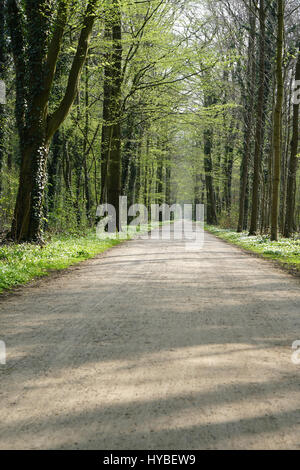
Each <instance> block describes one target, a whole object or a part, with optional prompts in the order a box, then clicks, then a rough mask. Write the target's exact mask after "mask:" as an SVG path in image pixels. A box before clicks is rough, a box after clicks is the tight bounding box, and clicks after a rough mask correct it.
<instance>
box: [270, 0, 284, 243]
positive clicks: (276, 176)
mask: <svg viewBox="0 0 300 470" xmlns="http://www.w3.org/2000/svg"><path fill="white" fill-rule="evenodd" d="M277 1H278V6H277V8H278V10H277V21H278V25H277V57H276V79H277V97H276V105H275V114H274V129H273V146H274V171H273V192H272V214H271V240H273V241H277V240H278V214H279V187H280V166H281V153H282V145H281V133H282V102H283V71H282V61H283V36H284V4H283V3H284V0H277Z"/></svg>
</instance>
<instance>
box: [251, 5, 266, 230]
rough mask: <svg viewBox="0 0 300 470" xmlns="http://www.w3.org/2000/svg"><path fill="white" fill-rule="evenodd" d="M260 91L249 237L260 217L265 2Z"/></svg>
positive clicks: (263, 25)
mask: <svg viewBox="0 0 300 470" xmlns="http://www.w3.org/2000/svg"><path fill="white" fill-rule="evenodd" d="M259 24H260V40H259V91H258V97H257V111H256V114H257V117H256V134H255V150H254V174H253V187H252V210H251V223H250V231H249V235H256V232H257V224H258V215H259V189H260V171H261V146H262V128H263V109H264V94H265V36H266V34H265V32H266V12H265V1H264V0H260V6H259Z"/></svg>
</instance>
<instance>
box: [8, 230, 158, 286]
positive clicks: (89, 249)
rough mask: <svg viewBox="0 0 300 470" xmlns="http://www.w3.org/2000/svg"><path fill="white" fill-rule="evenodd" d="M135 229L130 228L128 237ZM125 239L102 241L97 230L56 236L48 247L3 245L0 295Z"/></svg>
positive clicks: (82, 259) (141, 231)
mask: <svg viewBox="0 0 300 470" xmlns="http://www.w3.org/2000/svg"><path fill="white" fill-rule="evenodd" d="M160 225H161V223H156V224H154V225H152V226H151V225H150V224H144V225H141V226H140V230H139V233H140V234H143V233H147V232H148V231H149V230H151V229H153V228H157V227H159V226H160ZM134 232H135V229H134V228H133V227H128V234H127V237H128V239H130V238H132V237H133V236H134ZM122 241H123V240H118V239H115V240H112V239H105V240H100V239H99V238H97V236H96V231H95V230H90V231H88V232H87V233H86V234H81V235H74V234H73V235H71V234H68V235H55V236H53V237H52V238H51V240H50V241H48V243H46V245H45V246H43V247H41V246H38V245H35V244H29V243H23V244H8V245H0V294H1V293H2V292H3V291H5V290H7V289H10V288H12V287H16V286H19V285H23V284H26V283H28V282H30V281H32V280H33V279H36V278H39V277H42V276H47V275H49V274H50V272H51V271H58V270H60V269H65V268H68V267H69V266H71V265H74V264H77V263H80V262H81V261H84V260H87V259H90V258H94V257H95V256H96V255H98V254H100V253H103V252H104V251H106V250H107V249H109V248H112V247H113V246H116V245H118V244H120V243H122Z"/></svg>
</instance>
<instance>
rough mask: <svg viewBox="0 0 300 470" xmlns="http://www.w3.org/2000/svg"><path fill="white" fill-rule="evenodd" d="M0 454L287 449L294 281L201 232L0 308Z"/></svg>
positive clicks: (292, 412)
mask: <svg viewBox="0 0 300 470" xmlns="http://www.w3.org/2000/svg"><path fill="white" fill-rule="evenodd" d="M0 322H1V328H0V340H4V341H5V342H6V347H7V364H6V366H3V365H2V366H1V365H0V448H1V449H4V448H5V449H15V448H19V449H20V448H21V449H24V448H25V449H45V448H46V449H76V448H79V449H149V450H150V449H174V450H176V449H192V450H195V449H285V448H288V449H299V448H300V393H299V392H300V390H299V389H300V365H298V366H297V365H295V364H293V363H292V361H291V355H292V350H291V347H292V343H293V342H294V341H295V340H300V281H299V280H297V279H294V278H292V277H291V276H289V275H288V274H285V273H283V272H281V271H279V270H277V269H276V268H274V267H273V266H272V265H271V264H269V263H268V262H266V261H263V260H259V259H257V258H255V257H252V256H249V255H247V254H244V253H242V252H241V251H240V250H239V249H237V248H234V247H231V246H230V245H227V244H225V243H224V242H222V241H220V240H218V239H216V238H214V237H213V236H211V235H208V234H206V240H205V245H204V248H203V250H201V251H200V252H199V253H189V252H187V251H186V250H185V248H184V245H183V243H181V242H174V241H169V242H167V241H145V240H135V241H132V242H126V243H124V244H123V245H120V246H118V247H116V248H114V249H113V250H111V251H109V252H107V253H106V254H105V255H104V256H102V257H99V258H98V259H95V260H92V261H89V262H87V263H85V264H83V265H81V266H80V267H77V268H76V269H73V270H71V271H70V272H69V273H67V274H65V275H63V276H60V277H58V278H56V279H50V280H48V281H46V282H43V283H42V284H41V285H37V286H33V287H27V288H24V289H22V290H21V292H20V293H19V294H18V295H14V296H11V297H9V298H8V299H6V300H4V301H2V302H0Z"/></svg>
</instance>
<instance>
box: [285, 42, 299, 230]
mask: <svg viewBox="0 0 300 470" xmlns="http://www.w3.org/2000/svg"><path fill="white" fill-rule="evenodd" d="M299 82H300V43H299V52H298V59H297V63H296V74H295V84H296V85H295V86H296V90H298V93H299V89H300V85H299ZM292 132H293V135H292V141H291V153H290V161H289V168H288V178H287V179H288V182H287V194H286V222H285V228H284V236H285V237H290V236H291V235H292V233H293V232H294V231H295V228H296V227H295V199H296V189H297V187H296V176H297V168H298V158H297V153H298V141H299V101H298V100H296V101H295V102H294V104H293V130H292Z"/></svg>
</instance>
